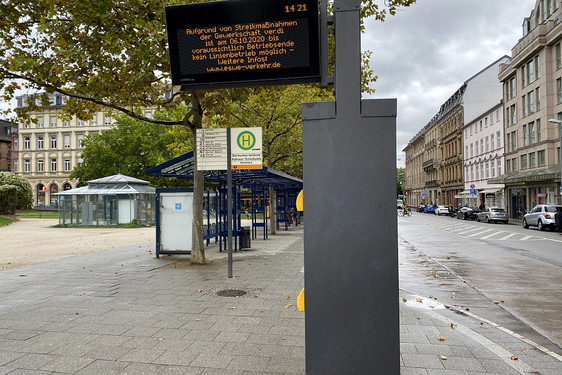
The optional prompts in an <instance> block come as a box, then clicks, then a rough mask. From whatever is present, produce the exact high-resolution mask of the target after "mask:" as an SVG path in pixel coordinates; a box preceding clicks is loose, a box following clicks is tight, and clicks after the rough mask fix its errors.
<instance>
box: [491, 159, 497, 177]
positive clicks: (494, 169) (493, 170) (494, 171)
mask: <svg viewBox="0 0 562 375" xmlns="http://www.w3.org/2000/svg"><path fill="white" fill-rule="evenodd" d="M490 164H491V166H492V177H496V166H495V164H494V161H493V160H492V161H491V162H490Z"/></svg>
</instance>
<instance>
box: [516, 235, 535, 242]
mask: <svg viewBox="0 0 562 375" xmlns="http://www.w3.org/2000/svg"><path fill="white" fill-rule="evenodd" d="M529 238H533V236H525V237H523V238H520V239H519V241H527V240H528V239H529Z"/></svg>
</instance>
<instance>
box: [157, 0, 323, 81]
mask: <svg viewBox="0 0 562 375" xmlns="http://www.w3.org/2000/svg"><path fill="white" fill-rule="evenodd" d="M166 21H167V27H168V41H169V47H170V63H171V69H172V82H173V84H174V85H181V86H182V88H184V89H197V88H222V87H246V86H260V85H271V84H290V83H305V82H318V81H319V80H320V63H319V42H318V3H317V2H316V1H312V0H304V1H289V0H270V1H263V0H230V1H217V2H211V3H197V4H187V5H180V6H169V7H166Z"/></svg>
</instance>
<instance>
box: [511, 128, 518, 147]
mask: <svg viewBox="0 0 562 375" xmlns="http://www.w3.org/2000/svg"><path fill="white" fill-rule="evenodd" d="M515 150H517V132H512V133H511V150H510V151H515Z"/></svg>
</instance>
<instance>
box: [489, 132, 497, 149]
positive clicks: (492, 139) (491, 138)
mask: <svg viewBox="0 0 562 375" xmlns="http://www.w3.org/2000/svg"><path fill="white" fill-rule="evenodd" d="M494 139H495V138H494V136H493V135H491V136H490V141H492V148H491V149H492V150H495V149H496V147H495V146H494V143H495V142H494Z"/></svg>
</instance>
